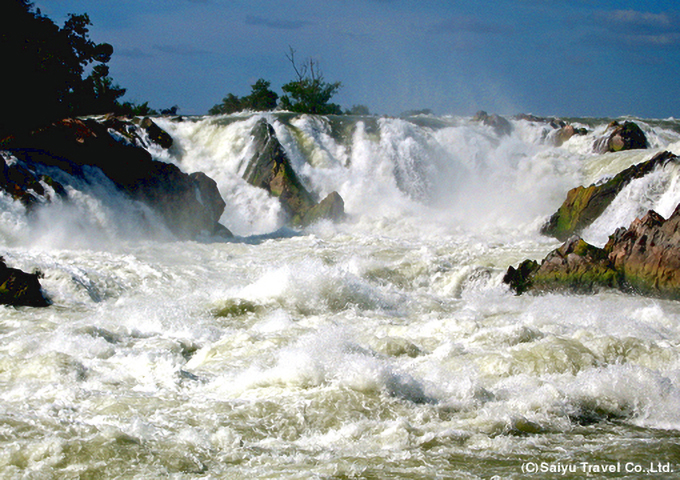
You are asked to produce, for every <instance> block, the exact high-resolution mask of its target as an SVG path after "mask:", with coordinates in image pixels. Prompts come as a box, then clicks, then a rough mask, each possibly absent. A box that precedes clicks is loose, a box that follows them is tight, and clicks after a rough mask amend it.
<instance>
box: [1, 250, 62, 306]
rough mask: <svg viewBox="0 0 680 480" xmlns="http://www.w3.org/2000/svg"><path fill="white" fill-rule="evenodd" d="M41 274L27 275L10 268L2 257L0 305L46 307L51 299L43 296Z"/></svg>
mask: <svg viewBox="0 0 680 480" xmlns="http://www.w3.org/2000/svg"><path fill="white" fill-rule="evenodd" d="M41 276H42V274H41V273H39V272H37V273H26V272H23V271H21V270H18V269H16V268H9V267H8V266H7V265H6V264H5V259H4V258H2V257H0V304H3V305H12V306H27V307H46V306H48V305H49V304H50V301H49V299H48V298H47V297H46V296H45V295H43V292H42V288H41V286H40V281H39V278H40V277H41Z"/></svg>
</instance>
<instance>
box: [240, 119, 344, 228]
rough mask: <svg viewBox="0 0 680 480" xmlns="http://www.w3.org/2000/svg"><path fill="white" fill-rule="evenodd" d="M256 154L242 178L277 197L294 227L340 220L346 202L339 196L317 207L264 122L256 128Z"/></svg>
mask: <svg viewBox="0 0 680 480" xmlns="http://www.w3.org/2000/svg"><path fill="white" fill-rule="evenodd" d="M252 135H253V138H254V145H253V146H254V152H255V153H254V154H253V156H252V158H251V159H250V160H249V161H248V163H247V165H246V169H245V172H244V174H243V178H244V180H245V181H246V182H248V183H249V184H251V185H253V186H255V187H259V188H263V189H265V190H267V191H268V192H269V193H270V194H271V195H272V196H274V197H277V198H278V199H279V201H280V202H281V206H282V207H283V210H284V211H285V212H286V214H287V216H288V218H289V222H290V224H291V225H293V226H301V227H304V226H307V225H310V224H311V223H313V222H315V221H317V220H320V219H322V218H331V219H339V218H341V217H342V215H341V214H340V213H338V212H340V211H341V212H342V214H343V215H344V202H343V201H342V198H340V195H339V194H338V193H337V192H333V193H332V194H330V195H329V196H328V197H327V198H326V199H324V201H322V202H321V203H318V202H317V201H316V199H315V198H314V195H312V193H311V192H309V190H307V189H306V188H305V186H304V185H303V183H302V181H301V180H300V178H299V177H298V175H297V174H296V173H295V170H293V167H292V166H291V164H290V160H289V159H288V156H287V155H286V152H285V150H284V148H283V146H282V145H281V143H280V142H279V140H278V138H277V137H276V132H275V131H274V128H273V127H272V126H271V125H270V124H269V123H268V122H267V121H266V120H264V119H262V120H260V121H259V122H258V123H257V124H256V125H255V127H253V131H252Z"/></svg>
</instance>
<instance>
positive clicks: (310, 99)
mask: <svg viewBox="0 0 680 480" xmlns="http://www.w3.org/2000/svg"><path fill="white" fill-rule="evenodd" d="M286 58H288V60H289V61H290V63H291V64H292V66H293V70H294V71H295V80H292V81H290V82H288V83H286V84H285V85H284V86H283V87H281V89H282V90H283V92H284V93H285V94H284V95H283V96H282V97H281V99H280V101H279V102H278V105H277V100H278V98H279V97H278V95H277V94H276V93H275V92H273V91H271V90H270V89H269V87H270V85H271V83H270V82H268V81H266V80H264V79H262V78H260V79H259V80H258V81H257V82H255V83H254V84H253V85H252V87H251V88H252V91H251V93H250V95H248V96H246V97H238V96H236V95H234V94H233V93H229V94H227V96H226V97H224V98H223V99H222V102H221V103H218V104H217V105H215V106H213V107H212V108H211V109H210V110H209V111H208V113H210V114H211V115H220V114H226V113H236V112H240V111H242V110H253V111H258V112H261V111H268V110H274V109H275V108H277V107H278V108H280V109H282V110H288V111H291V112H296V113H311V114H317V115H340V114H342V113H343V112H342V109H341V108H340V106H339V105H337V104H335V103H330V100H331V98H332V97H333V96H334V95H335V94H336V93H337V92H338V90H340V88H341V86H342V84H341V83H340V82H334V83H329V82H326V81H325V80H324V76H323V73H322V72H321V68H320V67H319V62H318V61H315V60H313V59H308V60H306V61H305V62H303V63H302V64H298V63H297V62H296V60H295V50H293V49H292V48H291V49H290V51H289V53H288V54H287V55H286ZM349 112H350V111H348V113H349ZM351 112H352V113H353V114H356V115H368V107H365V106H363V105H355V106H354V107H352V110H351Z"/></svg>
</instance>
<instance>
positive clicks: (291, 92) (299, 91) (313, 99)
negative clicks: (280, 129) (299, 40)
mask: <svg viewBox="0 0 680 480" xmlns="http://www.w3.org/2000/svg"><path fill="white" fill-rule="evenodd" d="M287 58H288V60H289V61H290V63H291V64H292V65H293V70H295V75H296V77H297V78H296V79H295V80H293V81H291V82H288V83H286V84H285V85H284V86H283V87H281V89H282V90H283V91H284V92H285V93H286V94H287V95H284V96H282V97H281V104H280V107H281V108H282V109H283V110H288V111H291V112H297V113H311V114H317V115H331V114H336V115H340V114H342V109H341V108H340V106H339V105H337V104H335V103H329V102H330V100H331V98H333V96H334V95H335V94H336V93H337V92H338V90H340V87H341V86H342V84H341V83H340V82H334V83H328V82H326V81H325V80H324V77H323V73H322V72H321V69H320V68H319V63H318V62H317V61H314V60H313V59H308V60H306V61H305V62H304V63H303V64H302V65H298V64H296V63H295V50H293V49H292V48H291V49H290V51H289V54H288V55H287Z"/></svg>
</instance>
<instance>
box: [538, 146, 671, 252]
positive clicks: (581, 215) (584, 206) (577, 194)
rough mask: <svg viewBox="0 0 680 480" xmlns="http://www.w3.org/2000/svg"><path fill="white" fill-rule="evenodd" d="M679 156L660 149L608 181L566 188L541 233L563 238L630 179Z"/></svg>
mask: <svg viewBox="0 0 680 480" xmlns="http://www.w3.org/2000/svg"><path fill="white" fill-rule="evenodd" d="M678 160H679V159H678V157H676V156H675V155H673V154H672V153H670V152H662V153H659V154H657V155H655V156H654V157H653V158H652V159H650V160H647V161H646V162H642V163H639V164H637V165H633V166H631V167H629V168H627V169H625V170H623V171H622V172H620V173H619V174H617V175H616V176H614V177H613V178H611V179H610V180H608V181H607V182H604V183H602V184H599V185H596V184H593V185H590V186H588V187H583V186H580V187H577V188H573V189H571V190H569V192H568V193H567V198H566V200H565V201H564V203H563V204H562V206H561V207H560V208H559V210H558V211H557V212H555V213H554V214H553V215H552V216H551V217H550V219H549V220H548V222H547V223H546V224H545V225H544V226H543V227H542V228H541V233H543V234H544V235H550V236H553V237H555V238H557V239H558V240H563V241H564V240H566V239H567V238H569V237H570V236H572V235H574V234H575V233H579V232H580V231H582V230H583V229H584V228H586V227H587V226H589V225H590V224H591V223H592V222H593V221H595V219H597V217H599V216H600V215H601V214H602V213H603V212H604V211H605V209H606V208H607V207H608V206H609V204H610V203H611V202H612V201H613V200H614V198H616V196H617V195H618V194H619V192H620V191H621V190H622V189H623V188H624V187H625V186H626V185H628V184H629V183H630V182H631V181H632V180H634V179H636V178H642V177H644V176H645V175H647V174H648V173H650V172H652V171H653V170H654V169H656V168H657V167H659V166H662V165H665V164H666V163H668V162H678Z"/></svg>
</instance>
